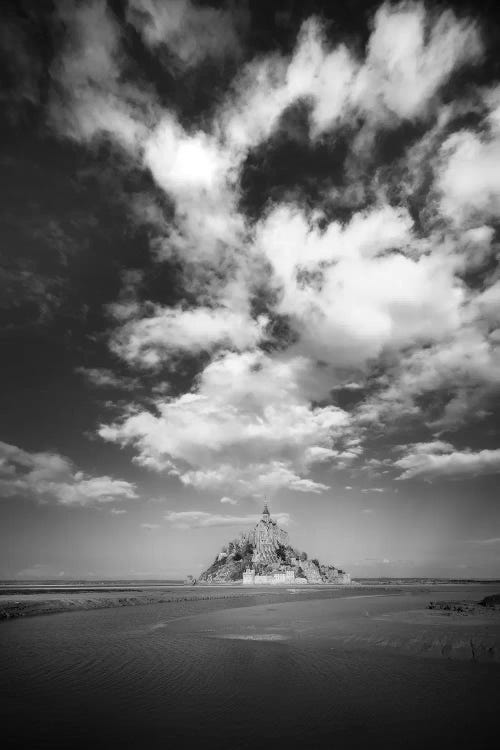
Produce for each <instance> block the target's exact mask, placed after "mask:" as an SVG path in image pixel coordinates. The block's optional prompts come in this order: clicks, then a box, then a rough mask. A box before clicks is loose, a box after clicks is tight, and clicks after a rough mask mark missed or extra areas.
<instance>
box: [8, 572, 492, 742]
mask: <svg viewBox="0 0 500 750" xmlns="http://www.w3.org/2000/svg"><path fill="white" fill-rule="evenodd" d="M496 592H497V588H493V587H491V586H490V587H487V586H486V587H485V586H446V587H442V586H439V587H438V586H436V587H428V588H427V587H422V586H414V587H410V586H408V587H387V588H384V589H381V588H380V587H371V588H364V589H363V588H357V589H355V588H353V589H345V588H344V589H336V590H335V589H329V588H328V587H307V588H305V589H304V588H302V587H301V588H299V587H297V588H291V587H289V588H283V589H275V588H270V587H267V588H264V587H262V588H260V589H256V588H251V589H242V588H240V587H230V588H226V587H221V588H217V589H215V588H210V589H206V588H204V589H201V588H200V589H197V588H196V587H195V588H189V587H184V588H181V587H174V588H170V589H168V588H165V589H164V590H157V591H151V590H148V591H143V592H141V591H140V590H137V587H135V590H134V591H132V590H131V589H128V590H127V588H126V587H122V588H121V590H118V591H103V590H101V591H97V592H95V593H94V592H89V591H88V590H86V591H85V592H83V591H81V592H80V593H79V595H78V596H76V594H75V593H74V592H68V593H66V594H62V592H61V591H60V590H59V591H55V592H52V593H51V594H50V596H53V597H55V598H54V599H53V600H50V599H47V596H48V594H47V593H44V594H41V593H38V594H36V597H39V596H41V597H45V598H44V599H41V600H39V603H40V602H41V601H44V602H45V603H47V601H49V602H50V601H54V602H56V605H55V606H60V605H59V604H57V602H61V601H64V597H69V598H70V599H71V598H73V599H75V600H76V604H75V606H77V607H87V608H88V602H89V601H94V600H93V599H92V598H91V597H92V596H94V597H95V601H94V604H95V602H97V604H96V605H95V606H94V605H93V606H92V607H90V608H89V611H66V612H64V613H62V614H53V615H50V614H49V615H48V616H46V617H22V618H20V619H17V620H16V619H12V620H10V621H9V620H5V621H4V622H3V623H1V624H0V634H1V637H0V662H2V668H3V673H2V674H3V678H4V681H5V683H6V685H8V689H7V690H6V691H5V693H6V695H5V698H4V699H3V701H2V703H1V706H0V717H1V718H0V720H1V721H2V726H3V727H4V729H3V735H2V740H3V744H4V745H5V746H7V747H12V748H21V747H36V748H40V749H42V748H47V750H48V749H49V748H50V750H55V749H56V748H57V749H59V748H61V750H66V748H68V747H72V748H75V747H85V748H89V747H127V748H130V749H131V750H132V749H133V750H135V748H137V749H138V750H139V748H140V749H141V750H142V748H144V747H148V748H157V747H158V748H163V747H165V745H168V746H169V747H170V746H171V747H175V748H184V747H185V748H193V747H199V746H203V747H204V746H205V745H206V746H208V745H210V746H211V745H212V744H213V745H214V746H216V747H218V746H221V745H228V746H230V747H234V748H238V749H239V750H247V749H248V750H253V749H254V748H255V747H256V746H258V745H259V744H262V741H264V738H265V741H266V742H267V743H268V744H271V745H272V747H273V748H276V750H281V748H283V750H292V748H296V747H297V748H301V750H303V748H318V750H323V748H324V749H325V750H327V748H328V749H329V748H332V747H338V748H342V749H343V750H353V749H354V748H356V750H357V748H363V750H364V749H365V748H367V747H386V748H391V750H392V748H394V750H396V749H397V750H399V748H401V747H402V746H404V747H405V748H407V750H410V748H412V750H413V748H415V750H417V748H418V750H421V748H422V747H434V746H439V747H440V748H441V750H444V749H445V748H450V749H451V748H453V750H457V748H458V747H460V748H462V747H463V748H467V749H469V748H472V747H473V748H475V750H476V749H478V750H479V749H480V748H481V749H482V748H484V749H485V750H486V748H490V747H492V746H493V742H492V738H494V737H495V735H496V733H497V724H498V718H497V716H498V700H499V697H500V695H499V686H500V682H499V679H498V677H499V674H500V673H499V671H498V670H499V666H498V653H499V641H500V637H499V636H500V619H499V615H498V612H497V611H494V610H493V611H489V610H483V609H482V608H479V607H477V606H476V607H474V608H473V609H472V608H468V609H467V612H466V613H464V611H462V612H460V611H453V609H451V608H450V610H444V609H434V610H429V609H427V607H428V605H429V603H430V602H431V601H436V600H439V601H445V602H446V601H448V602H450V603H451V602H457V601H460V602H479V601H480V600H481V599H483V598H484V596H486V595H488V594H493V593H496ZM97 594H99V596H97ZM9 596H12V592H11V594H9ZM13 596H14V597H15V596H19V597H21V596H24V597H26V598H25V599H24V600H23V601H27V600H28V599H29V597H33V594H21V593H20V592H19V591H18V592H17V594H14V595H13ZM89 597H90V599H89ZM107 598H108V600H109V601H111V604H110V605H109V606H107V607H106V605H105V604H104V606H103V601H104V602H106V600H107ZM120 598H124V599H126V600H127V601H128V599H130V600H131V601H134V602H139V603H142V604H144V605H145V606H131V605H130V606H128V608H127V609H125V608H119V607H120V605H119V604H117V602H119V599H120ZM149 600H152V601H151V603H148V602H149ZM154 600H156V601H154ZM158 600H159V601H158ZM33 601H34V603H35V604H36V601H35V600H33ZM28 603H29V602H28ZM146 604H147V606H146ZM121 606H122V607H123V606H126V605H121Z"/></svg>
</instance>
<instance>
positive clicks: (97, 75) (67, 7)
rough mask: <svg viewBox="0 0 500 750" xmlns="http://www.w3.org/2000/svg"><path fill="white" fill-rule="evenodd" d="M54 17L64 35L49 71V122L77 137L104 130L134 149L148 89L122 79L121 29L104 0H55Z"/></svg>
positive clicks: (148, 104)
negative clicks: (77, 1)
mask: <svg viewBox="0 0 500 750" xmlns="http://www.w3.org/2000/svg"><path fill="white" fill-rule="evenodd" d="M56 17H57V18H58V20H59V21H60V22H61V23H62V25H63V28H64V31H65V36H64V38H63V39H64V41H63V46H62V48H61V50H60V52H59V54H58V55H57V56H56V57H55V59H54V62H53V64H52V67H51V71H50V72H51V77H52V79H53V81H54V82H55V83H56V84H57V85H56V86H55V87H54V89H53V91H52V100H51V117H52V121H53V122H54V124H55V125H56V126H57V128H58V129H59V130H61V131H62V132H64V133H65V134H66V135H68V136H70V137H73V138H77V139H79V140H84V141H88V140H91V139H92V138H93V137H94V136H96V135H97V134H102V133H108V134H109V135H112V136H113V137H114V138H115V139H116V140H117V141H118V142H119V143H120V144H121V145H122V146H124V147H126V148H127V149H132V150H135V149H137V147H138V145H139V143H140V140H141V138H143V137H144V134H145V130H144V125H143V119H144V116H145V114H146V113H148V110H150V108H151V102H150V100H149V98H148V94H147V92H144V91H140V90H138V89H136V88H135V87H133V86H131V85H128V84H124V83H123V81H122V80H121V67H122V63H123V51H122V48H121V34H120V29H119V27H118V24H117V23H116V21H115V19H114V17H113V15H112V14H111V12H110V11H109V9H108V7H107V4H106V2H104V0H89V2H87V3H82V4H76V5H75V4H74V3H64V2H60V3H58V5H57V8H56ZM149 114H150V113H149Z"/></svg>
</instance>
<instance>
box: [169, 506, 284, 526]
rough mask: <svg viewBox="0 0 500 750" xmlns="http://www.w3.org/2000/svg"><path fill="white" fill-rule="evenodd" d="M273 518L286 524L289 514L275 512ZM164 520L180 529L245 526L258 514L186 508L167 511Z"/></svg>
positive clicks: (251, 523)
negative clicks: (240, 514)
mask: <svg viewBox="0 0 500 750" xmlns="http://www.w3.org/2000/svg"><path fill="white" fill-rule="evenodd" d="M273 518H274V520H275V521H277V522H278V523H279V524H280V526H287V525H288V524H289V522H290V515H289V514H288V513H277V514H274V515H273ZM165 520H166V521H167V522H168V523H170V524H172V525H173V526H175V527H177V528H181V529H188V528H208V527H212V526H240V527H243V528H245V527H247V526H253V525H255V524H256V523H257V521H258V520H259V516H258V515H249V516H228V515H219V514H217V513H207V512H205V511H202V510H188V511H180V512H177V511H169V512H168V513H167V514H166V515H165Z"/></svg>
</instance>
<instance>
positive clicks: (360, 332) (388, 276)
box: [256, 206, 464, 367]
mask: <svg viewBox="0 0 500 750" xmlns="http://www.w3.org/2000/svg"><path fill="white" fill-rule="evenodd" d="M411 230H412V222H411V219H410V217H409V215H408V214H407V212H405V211H402V210H396V209H393V208H391V207H389V206H382V207H380V208H375V209H374V210H372V211H371V212H363V213H358V214H355V215H354V216H353V218H352V219H351V221H350V222H349V224H347V225H345V226H342V225H340V223H337V222H332V223H331V224H329V225H328V227H327V229H326V230H325V231H323V232H321V231H320V230H319V229H318V228H317V227H315V226H314V225H312V224H311V221H310V220H308V219H307V217H306V216H305V215H304V213H303V212H302V211H301V210H300V209H298V208H295V207H291V206H282V207H280V208H277V209H276V210H274V211H272V212H271V213H270V214H269V215H268V216H267V217H266V218H265V219H264V220H263V221H262V222H260V224H259V226H258V228H257V239H256V244H257V246H258V247H259V249H260V250H261V252H262V253H263V254H264V255H265V256H266V257H267V259H268V260H269V262H270V263H271V265H272V267H273V270H274V283H275V284H276V287H277V289H278V291H279V292H280V295H281V296H280V299H279V302H278V303H277V309H278V311H279V312H280V313H283V314H286V315H288V316H290V318H291V320H292V321H293V324H294V328H295V330H296V331H297V332H298V333H299V334H300V344H299V348H300V351H302V352H304V353H305V354H307V355H309V356H314V357H316V358H318V359H322V360H327V361H330V362H331V363H332V364H335V365H336V366H337V367H341V366H342V365H344V366H358V367H360V366H361V367H362V366H364V365H365V364H366V362H367V361H368V360H370V359H373V358H374V357H377V356H378V355H380V354H381V353H382V351H383V349H384V348H386V347H389V348H391V349H394V348H396V349H398V348H402V347H407V346H408V345H411V344H416V343H420V342H422V343H424V342H429V341H433V340H439V339H441V338H443V337H444V336H446V335H447V334H449V333H450V332H453V331H454V330H455V329H456V327H457V325H458V323H459V308H460V304H461V302H462V301H463V299H464V292H463V284H462V282H461V281H460V280H459V279H457V278H455V276H454V270H455V263H454V260H453V258H452V257H449V256H447V255H446V254H443V253H441V252H440V251H439V249H436V251H435V252H430V253H429V252H428V251H427V252H423V249H424V248H421V246H420V244H419V243H418V242H416V240H415V239H414V238H413V236H412V231H411Z"/></svg>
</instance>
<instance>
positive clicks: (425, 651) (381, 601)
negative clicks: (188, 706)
mask: <svg viewBox="0 0 500 750" xmlns="http://www.w3.org/2000/svg"><path fill="white" fill-rule="evenodd" d="M459 593H460V599H461V600H462V601H468V602H471V603H472V602H477V601H479V600H480V599H481V598H482V597H481V594H482V591H479V590H477V589H474V588H471V589H464V590H462V591H460V592H459ZM440 597H441V598H442V599H443V600H445V601H446V600H449V601H454V600H456V599H457V591H456V590H455V591H450V590H447V591H444V592H443V591H440ZM429 602H430V597H429V592H428V591H421V590H420V591H411V592H408V591H406V592H404V591H403V592H401V591H400V592H398V593H397V594H392V595H391V594H390V593H389V592H387V591H385V592H380V591H376V592H375V591H373V590H372V591H366V590H365V591H363V592H361V591H359V592H356V593H354V592H351V594H350V596H344V597H336V598H334V597H329V598H326V597H325V598H321V599H318V598H317V599H314V600H311V601H300V600H297V601H295V602H285V601H281V602H276V603H270V604H262V605H257V606H254V607H252V608H251V609H249V610H244V609H241V608H231V609H227V610H225V611H217V612H212V613H207V614H204V615H201V616H198V617H196V618H195V619H191V620H190V619H189V618H187V619H183V620H182V621H174V622H172V623H171V625H170V627H171V628H172V629H173V630H174V631H176V632H182V633H190V634H198V635H205V636H206V637H209V638H222V639H229V640H255V641H300V642H301V645H310V646H312V647H314V648H316V647H321V648H334V649H335V648H341V649H342V650H344V651H345V650H352V649H355V650H359V649H362V650H366V649H368V650H373V649H375V650H384V651H386V652H392V653H404V654H408V655H418V656H423V657H433V658H445V659H454V660H465V661H476V662H477V661H481V662H492V663H499V662H500V610H499V609H496V610H495V609H487V608H484V607H480V606H476V607H471V608H470V609H468V610H467V611H464V612H454V611H444V610H441V609H432V610H431V609H428V605H429Z"/></svg>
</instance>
